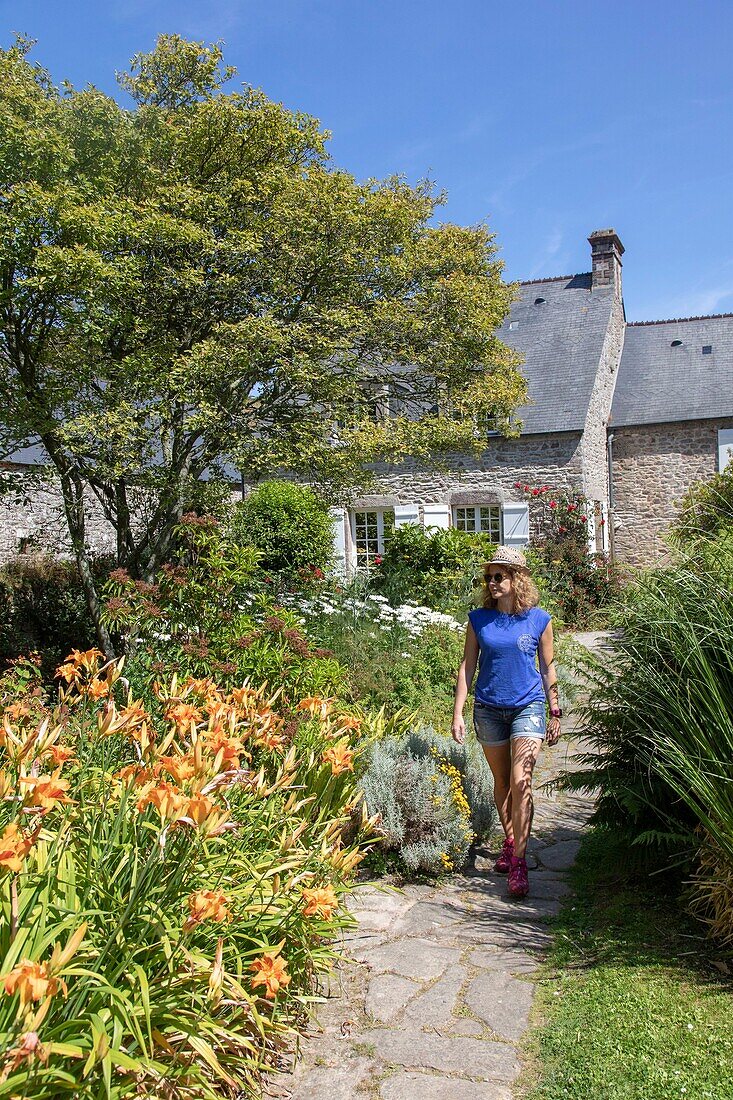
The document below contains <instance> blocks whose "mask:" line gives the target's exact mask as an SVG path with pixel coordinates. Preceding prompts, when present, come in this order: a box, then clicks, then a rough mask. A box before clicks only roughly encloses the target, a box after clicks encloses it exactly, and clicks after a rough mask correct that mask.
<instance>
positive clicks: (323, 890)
mask: <svg viewBox="0 0 733 1100" xmlns="http://www.w3.org/2000/svg"><path fill="white" fill-rule="evenodd" d="M302 894H303V901H304V902H305V903H306V904H305V907H304V908H303V916H304V917H323V918H324V920H330V919H331V917H332V916H333V914H334V913H335V912H336V910H337V909H338V907H339V899H338V898H337V896H336V891H335V890H334V888H333V886H321V887H316V888H315V889H313V890H305V889H304V890H303V891H302Z"/></svg>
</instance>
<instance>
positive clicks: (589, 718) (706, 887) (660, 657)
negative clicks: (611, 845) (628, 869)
mask: <svg viewBox="0 0 733 1100" xmlns="http://www.w3.org/2000/svg"><path fill="white" fill-rule="evenodd" d="M615 625H616V627H617V633H616V636H615V642H614V653H613V655H612V657H611V658H610V659H606V658H604V659H603V660H600V659H594V658H590V657H588V658H585V659H584V662H583V663H584V671H585V674H586V677H587V680H588V683H589V686H590V697H589V700H588V702H587V704H586V705H585V707H584V708H583V710H582V715H581V717H582V723H583V732H584V734H585V736H586V738H587V739H588V741H589V742H590V751H588V752H587V753H586V754H585V755H584V756H583V757H582V764H583V768H582V770H581V771H579V772H578V773H576V774H575V775H566V776H564V777H563V778H562V779H561V781H560V782H561V785H562V786H564V787H565V788H566V789H571V788H578V787H585V788H586V789H591V790H596V791H598V792H599V798H598V802H597V807H596V811H595V820H596V821H597V822H599V823H602V824H606V825H612V826H613V827H614V829H615V830H617V831H621V832H622V833H623V834H624V835H625V836H626V837H627V838H628V840H629V842H630V844H631V845H632V848H631V849H630V851H631V852H632V853H633V852H634V851H636V852H637V853H641V852H642V851H644V849H646V852H645V854H646V856H647V859H648V861H649V862H650V863H651V864H655V865H656V866H659V867H662V866H665V865H669V864H670V862H675V861H677V862H678V863H680V864H683V865H685V866H686V867H687V868H690V867H692V869H693V872H694V875H695V880H694V886H693V888H692V904H693V907H694V908H695V910H696V912H697V913H698V915H700V916H702V917H703V919H705V920H707V921H708V922H709V923H710V925H711V928H712V931H713V932H714V934H715V935H717V936H719V937H721V938H723V939H728V940H733V778H732V777H733V543H732V542H731V540H730V538H721V539H718V540H715V541H710V542H700V543H696V544H694V546H691V547H689V548H688V549H687V551H686V552H683V553H682V554H681V555H680V557H679V559H678V561H677V562H676V564H674V565H673V566H671V567H669V568H666V569H659V570H654V571H649V572H647V573H644V574H642V575H641V576H640V577H639V579H638V580H637V582H636V583H635V584H634V585H632V586H630V587H629V588H628V589H627V591H626V594H625V598H624V604H623V608H622V610H621V611H620V612H619V613H618V615H617V618H616V623H615Z"/></svg>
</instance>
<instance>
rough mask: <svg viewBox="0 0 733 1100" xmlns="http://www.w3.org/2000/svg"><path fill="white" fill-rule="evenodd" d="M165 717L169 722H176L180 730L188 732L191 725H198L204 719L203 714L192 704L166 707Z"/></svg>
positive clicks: (179, 703) (177, 704) (175, 704)
mask: <svg viewBox="0 0 733 1100" xmlns="http://www.w3.org/2000/svg"><path fill="white" fill-rule="evenodd" d="M165 716H166V718H167V720H168V721H169V722H174V723H175V724H176V727H177V728H178V729H179V730H183V731H188V730H189V729H190V727H191V723H195V724H196V725H198V723H199V722H201V721H202V719H203V714H202V713H201V711H200V710H199V708H198V707H194V706H191V704H190V703H181V702H178V703H171V704H169V706H167V707H166V711H165Z"/></svg>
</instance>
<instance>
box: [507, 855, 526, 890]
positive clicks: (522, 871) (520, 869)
mask: <svg viewBox="0 0 733 1100" xmlns="http://www.w3.org/2000/svg"><path fill="white" fill-rule="evenodd" d="M507 885H508V887H509V893H510V894H511V896H512V897H513V898H523V897H526V895H527V894H528V893H529V875H528V874H527V861H526V859H517V857H516V856H512V861H511V865H510V867H509V881H508V883H507Z"/></svg>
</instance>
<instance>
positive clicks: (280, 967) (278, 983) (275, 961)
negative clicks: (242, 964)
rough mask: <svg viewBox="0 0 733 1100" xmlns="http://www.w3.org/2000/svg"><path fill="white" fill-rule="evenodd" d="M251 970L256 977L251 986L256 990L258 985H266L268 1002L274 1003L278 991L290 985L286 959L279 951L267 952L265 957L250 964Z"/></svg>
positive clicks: (251, 980)
mask: <svg viewBox="0 0 733 1100" xmlns="http://www.w3.org/2000/svg"><path fill="white" fill-rule="evenodd" d="M249 968H250V970H251V971H253V973H254V977H252V978H250V980H249V984H250V986H251V987H252V989H254V988H255V987H256V986H258V985H264V987H265V997H266V998H267V1000H268V1001H274V1000H275V997H276V996H277V993H278V990H280V989H284V988H285V986H286V985H290V975H289V974H288V972H287V970H286V963H285V959H283V958H282V957H281V956H280V954H279V952H277V951H265V953H264V955H261V956H260V958H259V959H255V960H254V962H251V963H250V966H249Z"/></svg>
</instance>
